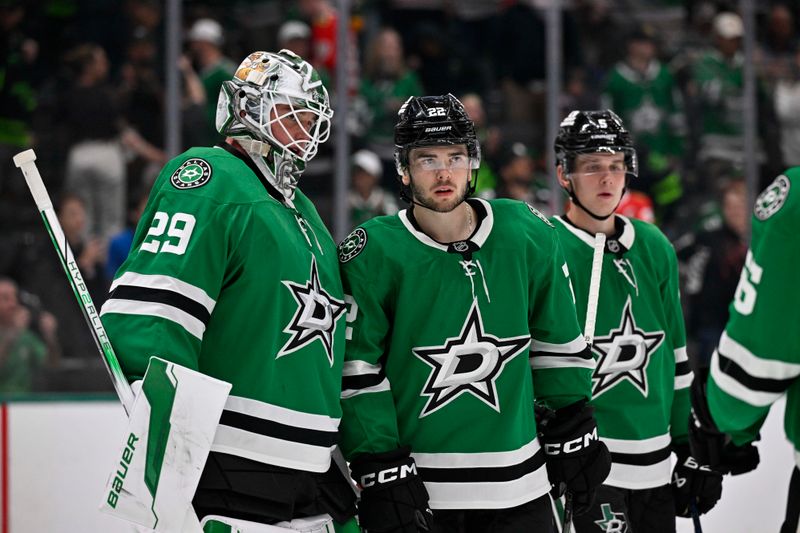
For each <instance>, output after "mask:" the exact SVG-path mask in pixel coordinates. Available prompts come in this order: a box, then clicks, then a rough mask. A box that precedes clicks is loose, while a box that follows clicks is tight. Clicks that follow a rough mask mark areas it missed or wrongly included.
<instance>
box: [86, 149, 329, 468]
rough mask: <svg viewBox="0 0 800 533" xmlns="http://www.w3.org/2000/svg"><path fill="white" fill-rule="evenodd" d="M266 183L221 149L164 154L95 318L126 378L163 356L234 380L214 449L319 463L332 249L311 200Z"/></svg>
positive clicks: (324, 463)
mask: <svg viewBox="0 0 800 533" xmlns="http://www.w3.org/2000/svg"><path fill="white" fill-rule="evenodd" d="M270 187H271V186H270V185H269V184H268V182H267V181H266V180H265V179H264V178H263V176H262V175H261V174H260V173H258V171H257V169H256V168H255V167H254V166H253V163H252V162H251V161H250V160H248V159H245V158H244V157H240V156H238V155H237V154H235V153H233V152H231V151H229V150H228V149H227V147H214V148H193V149H191V150H189V151H187V152H185V153H184V154H182V155H180V156H178V157H177V158H175V159H173V160H172V161H170V162H169V163H167V165H166V166H165V167H164V169H163V170H162V172H161V174H160V175H159V177H158V179H157V180H156V182H155V184H154V185H153V189H152V192H151V193H150V199H149V201H148V203H147V207H146V209H145V211H144V214H143V215H142V218H141V221H140V223H139V226H138V228H137V230H136V233H135V236H134V240H133V244H132V247H131V252H130V255H129V256H128V258H127V260H126V261H125V262H124V263H123V265H122V266H121V267H120V270H119V271H118V272H117V275H116V278H115V279H114V282H113V284H112V286H111V293H110V297H109V299H108V301H107V302H106V303H105V305H104V306H103V308H102V312H101V316H102V321H103V324H104V325H105V327H106V330H107V331H108V334H109V337H110V339H111V343H112V345H113V346H114V349H115V350H116V352H117V355H118V356H119V358H120V362H121V364H122V367H123V369H124V371H125V373H126V375H127V376H128V377H129V379H130V380H131V381H134V380H137V379H139V378H141V376H142V375H143V373H144V371H145V369H146V367H147V363H148V359H149V358H150V356H153V355H157V356H159V357H162V358H164V359H167V360H170V361H173V362H175V363H178V364H180V365H183V366H186V367H188V368H191V369H194V370H197V371H200V372H202V373H204V374H207V375H209V376H213V377H215V378H218V379H221V380H224V381H227V382H230V383H232V385H233V388H232V390H231V395H230V397H229V398H228V401H227V404H226V406H225V410H224V412H223V414H222V418H221V420H220V425H219V428H218V430H217V433H216V437H215V439H214V443H213V445H212V448H211V452H212V454H213V453H215V452H222V453H226V454H231V455H235V456H239V457H243V458H247V459H250V460H254V461H258V462H262V463H267V464H271V465H277V466H282V467H287V468H292V469H296V470H304V471H308V472H324V471H326V470H327V469H328V468H329V465H330V455H331V451H332V450H333V448H334V446H335V444H336V441H337V439H338V425H339V420H340V418H341V407H340V403H339V396H340V392H341V372H342V362H343V354H344V328H345V323H344V322H345V316H344V315H345V313H344V311H345V304H344V300H343V298H344V294H343V292H342V285H341V279H340V277H339V266H338V261H337V260H336V247H335V243H334V242H333V239H332V238H331V236H330V234H329V233H328V231H327V230H326V229H325V226H324V225H323V223H322V221H321V219H320V218H319V216H318V214H317V212H316V210H315V209H314V207H313V205H312V204H311V202H310V201H309V200H308V198H306V197H305V196H304V195H303V194H302V193H301V192H299V191H297V192H296V194H295V196H294V199H293V201H289V200H283V197H281V196H280V195H279V193H278V192H277V191H275V190H274V189H270ZM270 190H272V191H273V195H274V196H272V195H270V193H269V192H268V191H270ZM276 198H280V201H279V200H278V199H276Z"/></svg>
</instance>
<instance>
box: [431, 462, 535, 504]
mask: <svg viewBox="0 0 800 533" xmlns="http://www.w3.org/2000/svg"><path fill="white" fill-rule="evenodd" d="M425 488H426V489H428V494H430V501H429V503H430V506H431V509H434V510H436V509H506V508H509V507H516V506H518V505H522V504H523V503H527V502H529V501H532V500H535V499H536V498H538V497H540V496H543V495H544V494H547V493H548V492H549V491H550V481H548V479H547V469H546V467H545V466H541V467H539V468H538V469H536V470H535V471H533V472H531V473H529V474H526V475H525V476H523V477H521V478H519V479H515V480H512V481H501V482H481V483H436V482H433V483H431V482H425Z"/></svg>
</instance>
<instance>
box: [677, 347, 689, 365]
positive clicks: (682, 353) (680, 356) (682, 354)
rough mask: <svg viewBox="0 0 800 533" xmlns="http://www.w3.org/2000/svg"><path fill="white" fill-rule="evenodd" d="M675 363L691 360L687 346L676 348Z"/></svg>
mask: <svg viewBox="0 0 800 533" xmlns="http://www.w3.org/2000/svg"><path fill="white" fill-rule="evenodd" d="M674 351H675V363H683V362H684V361H688V360H689V355H688V354H687V353H686V346H682V347H681V348H675V350H674Z"/></svg>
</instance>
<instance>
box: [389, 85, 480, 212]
mask: <svg viewBox="0 0 800 533" xmlns="http://www.w3.org/2000/svg"><path fill="white" fill-rule="evenodd" d="M397 114H398V120H397V124H396V125H395V127H394V145H395V146H394V162H395V167H396V169H397V174H398V175H399V176H400V177H402V176H403V175H406V174H407V175H408V176H409V177H412V176H411V171H410V169H409V153H410V152H411V150H413V149H414V148H420V147H423V146H445V145H457V144H463V145H465V146H466V147H467V156H468V157H469V169H470V178H469V183H468V185H467V189H466V194H465V198H466V197H467V196H470V195H471V194H472V193H474V192H475V186H476V185H477V182H478V169H479V168H480V165H481V149H480V144H479V143H478V137H477V135H476V134H475V124H474V123H473V122H472V120H470V118H469V115H467V112H466V110H465V109H464V106H463V105H462V104H461V102H460V101H459V100H458V98H456V97H455V96H453V95H452V94H449V93H448V94H446V95H443V96H421V97H420V96H412V97H410V98H409V99H408V100H406V102H405V103H404V104H403V106H402V107H401V108H400V111H398V113H397ZM400 196H401V198H403V200H405V201H406V202H409V203H412V201H413V197H412V192H411V186H410V185H406V184H404V183H403V182H402V180H401V182H400Z"/></svg>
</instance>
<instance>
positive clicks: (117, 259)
mask: <svg viewBox="0 0 800 533" xmlns="http://www.w3.org/2000/svg"><path fill="white" fill-rule="evenodd" d="M147 197H148V195H147V194H141V193H140V194H138V195H136V196H132V199H133V203H131V205H130V206H129V208H128V217H127V224H126V225H125V229H123V230H122V231H121V232H119V233H117V234H116V235H114V236H113V237H111V240H110V241H109V243H108V257H107V259H106V261H105V277H106V280H108V281H110V280H113V279H114V275H115V274H116V273H117V270H118V269H119V267H120V266H121V265H122V263H123V262H124V261H125V259H126V258H127V257H128V253H129V252H130V251H131V244H133V234H134V233H135V232H136V225H137V224H138V223H139V219H140V218H141V216H142V213H143V212H144V208H145V206H146V205H147Z"/></svg>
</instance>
